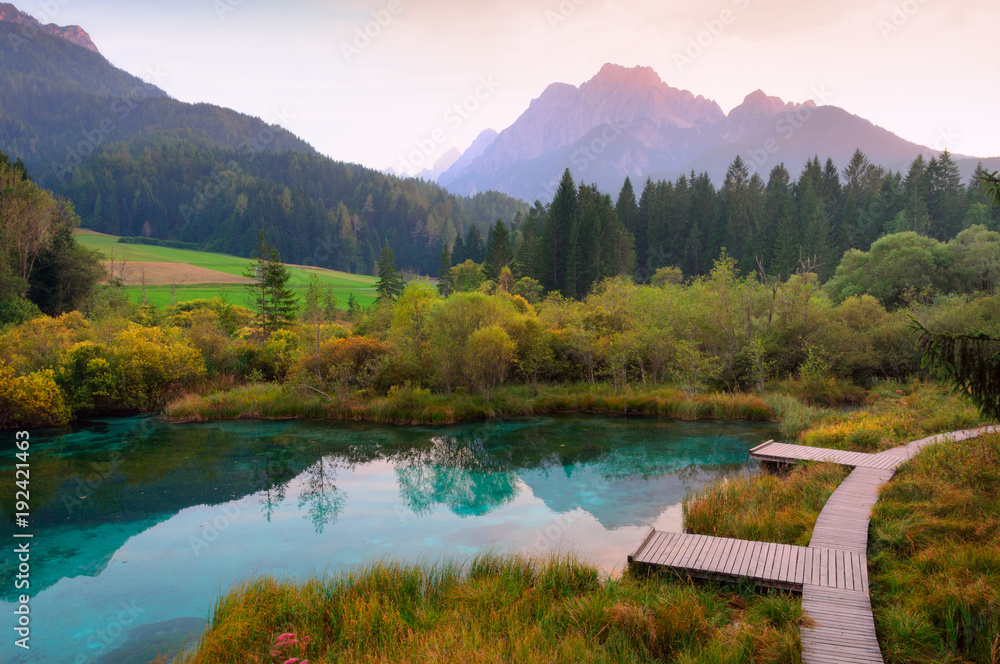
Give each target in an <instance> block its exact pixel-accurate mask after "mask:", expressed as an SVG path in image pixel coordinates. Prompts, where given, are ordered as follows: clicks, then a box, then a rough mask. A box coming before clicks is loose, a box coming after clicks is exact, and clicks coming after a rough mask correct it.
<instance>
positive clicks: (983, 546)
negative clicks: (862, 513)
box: [869, 435, 1000, 664]
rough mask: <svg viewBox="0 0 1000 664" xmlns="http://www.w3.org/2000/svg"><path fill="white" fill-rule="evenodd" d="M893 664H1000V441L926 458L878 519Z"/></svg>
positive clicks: (881, 617)
mask: <svg viewBox="0 0 1000 664" xmlns="http://www.w3.org/2000/svg"><path fill="white" fill-rule="evenodd" d="M869 537H870V539H869V565H870V569H871V587H872V603H873V608H874V611H875V622H876V625H877V628H878V632H879V635H880V641H881V643H882V648H883V652H884V653H885V655H886V661H887V662H891V663H895V662H900V663H902V662H928V663H930V662H965V661H972V662H980V663H982V664H997V662H1000V436H998V435H991V436H984V437H981V438H978V439H974V440H970V441H964V442H961V443H941V444H938V445H933V446H931V447H929V448H927V449H925V450H924V451H923V452H921V454H920V455H919V456H918V457H917V458H916V459H914V460H912V461H910V462H909V463H907V464H906V465H905V466H903V467H902V468H901V469H900V471H899V472H898V473H897V475H896V477H895V478H894V479H893V481H892V482H890V483H889V485H888V486H886V488H885V489H883V491H882V496H881V498H880V500H879V503H878V505H877V506H876V507H875V511H874V514H873V515H872V524H871V530H870V536H869Z"/></svg>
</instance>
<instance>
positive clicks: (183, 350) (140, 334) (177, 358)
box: [111, 327, 205, 410]
mask: <svg viewBox="0 0 1000 664" xmlns="http://www.w3.org/2000/svg"><path fill="white" fill-rule="evenodd" d="M111 353H112V357H113V366H114V372H115V376H116V378H117V381H118V384H117V393H118V395H119V403H120V404H121V405H122V406H124V407H126V408H130V409H131V408H135V409H139V410H149V409H153V408H157V407H159V406H160V405H162V404H163V403H164V402H165V401H166V400H167V399H168V398H169V397H170V396H171V393H172V392H174V391H176V389H177V388H178V387H180V386H182V385H184V384H185V383H188V382H190V381H192V380H194V379H195V378H198V377H200V376H202V375H203V374H204V373H205V363H204V360H203V359H202V356H201V353H199V352H198V351H197V350H195V349H194V348H191V347H190V346H188V345H187V344H185V343H183V342H181V341H180V340H179V339H178V338H177V337H176V335H168V334H167V333H166V332H164V331H163V330H162V329H160V328H155V327H153V328H149V327H130V328H128V329H126V330H123V331H122V332H121V333H120V334H119V335H118V336H117V337H116V338H115V340H114V342H113V343H112V345H111Z"/></svg>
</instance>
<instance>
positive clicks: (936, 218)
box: [928, 149, 967, 241]
mask: <svg viewBox="0 0 1000 664" xmlns="http://www.w3.org/2000/svg"><path fill="white" fill-rule="evenodd" d="M928 184H929V192H928V199H929V200H928V213H929V214H930V217H931V219H932V220H933V222H932V228H931V233H930V235H931V237H933V238H935V239H937V240H941V241H946V240H950V239H951V238H953V237H955V236H956V235H958V234H959V233H960V232H961V231H962V221H963V219H964V218H965V211H966V208H967V203H966V196H965V186H964V185H963V184H962V174H961V173H960V172H959V170H958V165H957V164H956V163H955V161H954V160H953V159H952V158H951V153H950V152H948V150H947V149H945V151H944V152H942V153H941V157H940V158H939V159H938V160H937V162H936V163H935V167H934V168H933V169H931V168H928Z"/></svg>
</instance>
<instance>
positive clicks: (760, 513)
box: [684, 382, 985, 545]
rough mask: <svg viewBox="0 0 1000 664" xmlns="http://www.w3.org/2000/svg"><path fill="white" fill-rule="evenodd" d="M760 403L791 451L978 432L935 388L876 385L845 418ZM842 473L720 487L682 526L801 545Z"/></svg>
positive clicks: (690, 509) (706, 493) (972, 416)
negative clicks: (778, 424) (798, 447)
mask: <svg viewBox="0 0 1000 664" xmlns="http://www.w3.org/2000/svg"><path fill="white" fill-rule="evenodd" d="M768 403H769V404H770V405H771V407H772V409H773V410H774V411H775V413H776V417H777V419H778V420H779V421H780V422H781V427H782V430H783V431H785V432H786V434H788V433H794V432H796V431H798V433H799V435H798V440H797V441H796V442H798V443H799V444H803V445H811V446H814V447H827V448H834V449H845V450H852V451H857V452H877V451H881V450H885V449H890V448H892V447H896V446H898V445H901V444H903V443H906V442H908V441H910V440H916V439H918V438H923V437H925V436H928V435H931V434H936V433H943V432H947V431H955V430H958V429H965V428H969V427H975V426H979V425H982V424H985V422H984V420H983V419H982V418H981V417H980V416H979V414H978V412H977V411H976V410H975V408H973V407H972V406H971V405H970V404H969V403H968V402H967V401H966V400H964V399H962V398H961V397H959V396H957V395H955V394H954V393H953V392H951V391H949V390H948V389H947V388H946V387H944V386H941V385H939V384H936V383H921V382H912V383H908V384H888V385H883V386H881V387H879V388H876V389H874V390H872V391H871V392H870V393H869V394H868V397H867V399H866V403H865V405H863V406H861V407H859V408H854V409H851V410H847V411H836V410H832V409H828V408H815V407H810V406H805V405H803V404H802V403H801V402H799V401H798V400H796V399H794V398H792V397H788V396H771V397H768ZM789 438H794V436H789ZM847 472H848V469H846V468H844V467H841V466H834V465H830V464H798V465H796V466H795V467H793V468H792V469H791V470H789V471H788V472H787V473H786V474H784V475H782V476H780V477H777V476H773V475H766V474H765V475H758V476H753V477H742V478H735V479H731V480H727V481H726V482H724V483H721V484H715V485H712V486H709V487H707V488H705V489H704V490H703V491H701V492H700V493H699V494H697V495H694V496H691V497H689V499H688V500H687V502H686V503H685V506H684V509H685V526H686V527H687V529H688V530H689V531H690V532H695V533H699V534H703V535H718V536H722V537H736V538H740V539H753V540H758V541H767V542H779V543H782V544H799V545H805V544H808V542H809V538H810V537H811V535H812V528H813V525H814V524H815V522H816V517H817V516H819V512H820V510H822V509H823V506H824V505H825V504H826V501H827V499H828V498H829V496H830V494H831V493H833V491H834V490H835V489H836V488H837V486H839V484H840V482H841V480H842V479H843V478H844V477H846V476H847Z"/></svg>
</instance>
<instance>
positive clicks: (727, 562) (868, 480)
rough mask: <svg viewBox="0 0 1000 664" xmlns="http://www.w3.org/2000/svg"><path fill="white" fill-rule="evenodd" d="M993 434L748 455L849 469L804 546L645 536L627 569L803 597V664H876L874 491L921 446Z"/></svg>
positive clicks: (767, 449)
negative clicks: (871, 568) (877, 447)
mask: <svg viewBox="0 0 1000 664" xmlns="http://www.w3.org/2000/svg"><path fill="white" fill-rule="evenodd" d="M997 431H1000V427H984V428H982V429H968V430H964V431H955V432H953V433H948V434H941V435H938V436H930V437H928V438H922V439H920V440H915V441H913V442H911V443H908V444H907V445H903V446H901V447H896V448H893V449H891V450H887V451H885V452H880V453H878V454H864V453H860V452H843V451H840V450H828V449H823V448H816V447H805V446H802V445H788V444H785V443H776V442H774V441H768V442H766V443H764V444H763V445H759V446H757V447H755V448H754V449H753V450H751V452H750V455H751V456H752V457H753V458H755V459H759V460H761V461H772V462H777V463H790V462H795V461H826V462H831V463H840V464H843V465H846V466H852V467H854V470H853V471H851V474H850V475H848V476H847V479H845V480H844V481H843V482H842V483H841V484H840V486H839V487H837V490H836V491H834V492H833V494H832V495H831V496H830V498H829V500H828V501H827V503H826V505H825V506H824V507H823V510H822V511H821V512H820V514H819V517H818V518H817V519H816V525H815V527H814V528H813V534H812V539H811V540H810V541H809V546H807V547H802V546H791V545H788V544H774V543H769V542H751V541H747V540H734V539H729V538H725V537H709V536H707V535H691V534H685V533H668V532H659V531H656V530H654V529H653V528H650V529H649V532H647V533H646V536H645V537H644V538H643V540H642V541H641V542H640V543H639V545H638V546H637V547H636V548H635V549H634V550H633V551H632V553H631V554H629V556H628V562H629V564H631V565H641V566H646V567H650V568H661V569H670V570H673V571H675V572H677V573H679V574H683V575H686V576H690V577H694V578H704V579H716V580H723V581H737V580H750V581H752V582H753V583H755V584H756V585H759V586H763V587H768V588H781V589H785V590H792V591H797V592H801V593H802V609H803V611H804V612H805V614H806V615H807V616H808V617H809V618H811V619H812V621H813V623H814V624H813V626H812V627H803V628H802V661H803V662H805V663H806V664H840V663H844V664H883V659H882V652H881V650H880V649H879V645H878V638H877V636H876V634H875V619H874V617H873V616H872V608H871V599H870V596H869V594H868V561H867V558H866V553H867V550H868V525H869V520H870V519H871V512H872V508H873V507H874V506H875V503H876V501H877V500H878V492H879V488H880V487H881V486H882V485H883V484H885V483H886V482H888V481H889V480H890V479H892V476H893V475H894V474H895V471H896V468H898V467H899V466H900V465H901V464H903V463H905V462H906V461H907V460H909V459H911V458H913V457H914V456H915V455H916V454H917V453H918V452H919V451H920V450H921V449H923V448H924V447H925V446H927V445H931V444H934V443H939V442H942V441H945V440H967V439H969V438H974V437H976V436H980V435H983V434H985V433H994V432H997Z"/></svg>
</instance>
